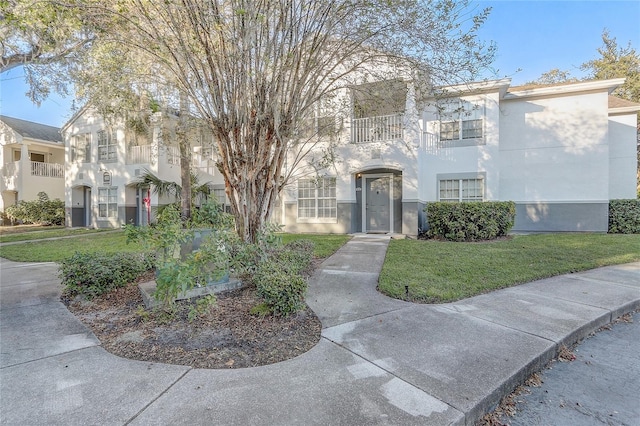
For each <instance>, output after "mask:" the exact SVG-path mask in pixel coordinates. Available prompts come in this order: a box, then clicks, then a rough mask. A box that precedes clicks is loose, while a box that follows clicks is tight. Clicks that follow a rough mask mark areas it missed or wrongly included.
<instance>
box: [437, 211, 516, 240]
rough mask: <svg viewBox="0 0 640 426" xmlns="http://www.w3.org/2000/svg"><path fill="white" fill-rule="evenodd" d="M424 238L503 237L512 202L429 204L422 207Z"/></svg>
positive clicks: (510, 219) (511, 214)
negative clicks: (426, 229)
mask: <svg viewBox="0 0 640 426" xmlns="http://www.w3.org/2000/svg"><path fill="white" fill-rule="evenodd" d="M425 212H426V213H427V221H428V223H429V230H428V231H427V236H428V237H430V238H438V239H444V240H449V241H481V240H491V239H494V238H497V237H500V236H503V235H507V233H508V232H509V230H510V229H511V228H512V227H513V222H514V219H515V214H516V205H515V203H514V202H513V201H491V202H484V203H478V202H468V203H442V202H437V203H429V204H427V207H426V208H425Z"/></svg>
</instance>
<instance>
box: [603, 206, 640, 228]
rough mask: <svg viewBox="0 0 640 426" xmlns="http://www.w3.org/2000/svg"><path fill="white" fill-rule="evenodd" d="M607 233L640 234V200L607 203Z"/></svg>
mask: <svg viewBox="0 0 640 426" xmlns="http://www.w3.org/2000/svg"><path fill="white" fill-rule="evenodd" d="M609 233H610V234H640V199H635V200H611V201H609Z"/></svg>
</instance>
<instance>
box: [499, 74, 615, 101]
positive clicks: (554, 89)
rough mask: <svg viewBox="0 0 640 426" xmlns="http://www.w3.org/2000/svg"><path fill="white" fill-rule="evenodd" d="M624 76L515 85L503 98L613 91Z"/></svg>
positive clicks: (512, 98)
mask: <svg viewBox="0 0 640 426" xmlns="http://www.w3.org/2000/svg"><path fill="white" fill-rule="evenodd" d="M624 82H625V79H624V78H612V79H609V80H590V81H584V82H578V83H567V84H560V85H553V86H540V87H531V86H527V87H526V88H524V89H522V90H519V89H518V88H517V87H513V88H511V89H510V90H509V91H508V92H507V93H506V94H505V95H504V100H514V99H525V98H538V97H546V96H561V95H568V94H572V93H586V92H602V91H606V92H607V93H609V94H610V93H611V92H613V91H614V90H615V89H616V88H617V87H618V86H620V85H622V84H624Z"/></svg>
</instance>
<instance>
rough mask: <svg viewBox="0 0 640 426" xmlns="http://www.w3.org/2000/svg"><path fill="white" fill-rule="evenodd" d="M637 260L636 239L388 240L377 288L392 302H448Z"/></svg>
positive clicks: (639, 250) (638, 242) (591, 236)
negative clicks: (407, 287)
mask: <svg viewBox="0 0 640 426" xmlns="http://www.w3.org/2000/svg"><path fill="white" fill-rule="evenodd" d="M639 260H640V235H618V234H616V235H609V234H540V235H517V236H513V237H512V238H510V239H508V240H501V241H495V242H485V243H450V242H441V241H424V240H392V241H391V243H390V245H389V250H388V251H387V257H386V259H385V263H384V266H383V268H382V272H381V274H380V281H379V288H380V291H382V292H383V293H385V294H387V295H389V296H391V297H395V298H398V299H405V300H411V301H416V302H422V303H441V302H451V301H455V300H459V299H463V298H466V297H470V296H474V295H477V294H481V293H486V292H489V291H492V290H496V289H499V288H504V287H509V286H512V285H515V284H520V283H524V282H527V281H532V280H536V279H540V278H546V277H550V276H554V275H559V274H564V273H569V272H577V271H583V270H586V269H592V268H597V267H599V266H605V265H614V264H619V263H626V262H633V261H639ZM405 286H409V294H408V297H407V296H406V294H405V293H406V289H405Z"/></svg>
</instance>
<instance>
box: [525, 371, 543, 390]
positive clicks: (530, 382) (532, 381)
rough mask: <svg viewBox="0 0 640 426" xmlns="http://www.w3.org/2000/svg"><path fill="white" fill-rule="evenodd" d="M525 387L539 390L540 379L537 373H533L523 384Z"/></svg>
mask: <svg viewBox="0 0 640 426" xmlns="http://www.w3.org/2000/svg"><path fill="white" fill-rule="evenodd" d="M524 384H525V385H526V386H529V387H532V388H539V387H540V386H541V385H542V377H541V376H540V374H538V373H533V374H532V375H531V376H530V377H529V378H528V379H527V380H526V381H525V382H524Z"/></svg>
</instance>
